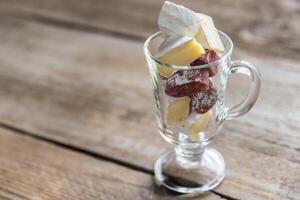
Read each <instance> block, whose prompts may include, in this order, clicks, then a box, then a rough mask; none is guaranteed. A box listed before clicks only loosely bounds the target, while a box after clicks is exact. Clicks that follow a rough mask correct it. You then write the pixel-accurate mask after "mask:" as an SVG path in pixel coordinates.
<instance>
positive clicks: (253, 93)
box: [226, 60, 261, 120]
mask: <svg viewBox="0 0 300 200" xmlns="http://www.w3.org/2000/svg"><path fill="white" fill-rule="evenodd" d="M231 74H245V75H247V76H248V77H249V78H250V89H249V92H248V95H247V97H246V98H245V99H244V100H243V101H242V102H241V103H239V104H237V105H235V106H232V107H231V108H227V117H226V120H231V119H235V118H237V117H240V116H242V115H244V114H246V113H247V112H248V111H249V110H250V109H251V108H252V106H253V105H254V104H255V102H256V100H257V98H258V95H259V91H260V85H261V78H260V77H261V76H260V73H259V71H258V70H257V69H256V68H255V67H254V66H253V65H252V64H251V63H249V62H246V61H240V60H237V61H232V62H231V66H230V69H229V75H231Z"/></svg>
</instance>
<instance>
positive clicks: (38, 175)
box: [0, 128, 221, 200]
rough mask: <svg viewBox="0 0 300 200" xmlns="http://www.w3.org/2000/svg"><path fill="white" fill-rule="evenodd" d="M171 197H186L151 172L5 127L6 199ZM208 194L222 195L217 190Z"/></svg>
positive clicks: (2, 192) (2, 173)
mask: <svg viewBox="0 0 300 200" xmlns="http://www.w3.org/2000/svg"><path fill="white" fill-rule="evenodd" d="M171 197H172V199H180V198H183V197H184V195H182V196H180V195H177V196H176V195H175V194H172V195H170V194H169V195H168V193H166V190H162V189H160V188H157V187H155V186H154V181H153V178H152V176H150V175H147V174H144V173H141V172H137V171H134V170H131V169H128V168H126V167H122V166H119V165H116V164H113V163H109V162H104V161H101V160H98V159H95V158H93V157H90V156H87V155H83V154H80V153H76V152H72V151H70V150H67V149H63V148H59V147H57V146H55V145H53V144H49V143H46V142H42V141H39V140H36V139H32V138H30V137H26V136H23V135H18V134H17V133H14V132H11V131H8V130H5V129H3V128H0V198H1V199H64V200H65V199H72V200H74V199H84V200H88V199H93V200H94V199H103V200H104V199H105V200H107V199H118V200H119V199H126V200H127V199H143V200H144V199H170V198H171ZM203 198H204V199H206V200H220V199H221V198H220V197H219V196H217V195H214V194H211V193H210V194H207V195H205V196H203ZM199 199H200V198H199ZM201 199H202V198H201Z"/></svg>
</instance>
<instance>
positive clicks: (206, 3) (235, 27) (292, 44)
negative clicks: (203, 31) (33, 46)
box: [0, 0, 300, 59]
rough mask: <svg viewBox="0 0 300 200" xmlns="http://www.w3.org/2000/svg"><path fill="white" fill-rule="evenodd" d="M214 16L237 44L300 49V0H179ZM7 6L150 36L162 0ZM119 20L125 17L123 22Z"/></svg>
mask: <svg viewBox="0 0 300 200" xmlns="http://www.w3.org/2000/svg"><path fill="white" fill-rule="evenodd" d="M174 2H177V3H179V4H182V5H185V6H187V7H189V8H192V9H194V10H197V11H199V12H204V13H207V14H209V15H211V16H213V17H214V19H215V22H216V24H217V27H219V28H220V29H221V30H224V31H225V32H226V33H228V34H229V35H230V36H231V37H232V38H233V40H234V41H235V43H236V45H238V46H239V47H242V48H243V49H247V50H250V51H252V52H259V54H262V55H266V54H268V55H275V56H280V57H287V58H294V59H297V58H298V55H299V52H300V42H299V38H300V27H299V26H298V23H299V19H300V13H299V12H298V11H299V9H300V4H299V2H298V1H297V0H286V1H282V0H264V1H260V0H255V1H253V0H246V1H235V0H223V1H222V2H220V1H217V0H213V1H212V0H201V1H193V0H175V1H174ZM0 3H1V4H0V5H2V6H1V7H2V9H3V10H8V9H17V10H18V12H20V11H25V12H29V13H34V14H37V15H40V16H46V17H50V18H54V19H59V20H64V21H69V22H76V23H79V24H87V25H91V26H94V27H99V28H102V29H106V30H111V31H117V32H122V33H125V34H131V35H138V36H143V37H144V36H146V35H150V34H152V33H153V32H155V31H156V30H157V25H156V22H157V17H158V13H159V10H160V8H161V5H162V4H163V1H161V0H151V1H147V2H145V1H139V0H126V1H124V0H101V1H97V0H85V1H80V0H77V1H60V0H51V1H40V0H29V1H22V0H2V1H1V2H0ZM120 21H122V22H124V23H120Z"/></svg>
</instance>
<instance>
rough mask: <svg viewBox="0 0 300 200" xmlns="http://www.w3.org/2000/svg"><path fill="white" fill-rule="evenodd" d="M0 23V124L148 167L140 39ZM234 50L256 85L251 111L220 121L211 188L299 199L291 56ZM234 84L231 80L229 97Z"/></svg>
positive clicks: (150, 120) (148, 111)
mask: <svg viewBox="0 0 300 200" xmlns="http://www.w3.org/2000/svg"><path fill="white" fill-rule="evenodd" d="M1 26H2V28H1V29H0V38H1V44H2V45H1V46H0V66H1V67H0V95H1V99H0V121H1V122H2V123H5V124H9V125H12V126H17V127H19V128H22V129H24V130H27V131H30V132H32V133H34V134H37V135H40V136H43V137H46V138H49V139H52V140H56V141H60V142H62V143H66V144H69V145H73V146H76V147H78V148H83V149H86V150H89V151H93V152H96V153H99V154H100V155H106V156H109V157H112V158H114V159H119V160H122V161H124V162H128V163H134V164H135V165H137V166H140V167H144V168H146V169H152V164H153V162H154V160H155V159H156V158H157V157H158V156H159V154H160V153H161V152H162V151H163V149H164V148H165V147H166V144H165V142H164V141H163V140H162V139H161V138H160V137H159V136H158V134H157V131H156V126H155V121H154V113H153V105H152V102H151V100H150V99H152V94H151V88H150V81H147V80H148V79H149V76H148V72H147V68H146V64H145V61H144V57H143V55H142V44H141V43H140V42H133V41H127V40H123V39H117V38H113V37H109V36H103V35H99V34H90V33H83V32H76V31H73V30H67V29H62V28H57V27H51V26H46V25H43V24H38V23H35V22H28V21H22V20H15V19H8V18H5V17H2V18H1ZM24 38H26V40H24ZM62 44H63V45H62ZM237 52H238V53H237V54H238V56H243V57H245V58H247V59H248V60H249V61H252V62H254V63H255V64H257V66H258V68H260V70H261V72H262V75H263V77H264V82H263V83H264V84H263V90H262V93H261V97H260V99H259V102H258V104H257V106H256V107H255V108H254V109H253V110H252V111H251V113H249V114H248V115H247V116H245V117H243V118H241V119H240V120H239V121H232V122H228V123H227V124H225V127H224V129H223V131H222V134H221V135H220V136H219V137H217V138H216V140H215V146H216V147H217V148H218V149H219V150H220V151H221V152H222V153H223V155H224V157H225V159H226V161H227V166H228V175H227V178H226V180H225V181H224V182H223V184H222V185H221V186H220V187H219V188H218V189H217V190H216V191H217V192H220V193H222V194H226V195H229V196H231V197H234V198H239V199H240V198H242V199H256V200H257V199H297V197H298V196H299V192H300V191H299V188H300V186H299V176H297V173H298V171H299V147H298V144H299V141H300V139H299V135H298V132H299V129H300V127H299V124H300V123H299V122H300V118H299V109H300V102H299V101H298V99H299V93H297V91H298V90H299V85H298V80H299V77H300V73H299V72H300V70H299V68H298V67H297V63H293V62H292V61H286V62H283V61H278V60H273V59H270V58H264V59H259V57H256V56H255V55H254V56H250V55H248V54H247V55H246V54H245V52H243V51H241V50H239V49H237ZM239 80H240V79H239ZM241 83H243V82H237V81H234V82H231V85H230V87H231V88H232V89H233V90H232V91H233V92H232V93H231V94H236V91H238V90H235V89H237V88H239V87H240V86H241V85H242V86H243V84H241ZM274 93H275V94H276V95H274ZM284 97H289V98H287V99H285V100H286V101H283V98H284ZM133 102H134V103H133ZM274 108H276V110H275V109H274ZM133 161H134V162H133ZM287 169H288V170H287Z"/></svg>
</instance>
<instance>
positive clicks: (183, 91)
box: [165, 69, 209, 97]
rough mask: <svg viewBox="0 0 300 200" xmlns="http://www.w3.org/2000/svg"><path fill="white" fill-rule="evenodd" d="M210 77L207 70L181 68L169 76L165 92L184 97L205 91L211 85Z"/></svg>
mask: <svg viewBox="0 0 300 200" xmlns="http://www.w3.org/2000/svg"><path fill="white" fill-rule="evenodd" d="M208 77H209V72H208V71H207V70H202V69H186V70H179V71H177V72H176V73H175V74H173V75H172V76H171V77H169V78H168V80H167V85H166V89H165V93H166V94H167V95H169V96H172V97H183V96H190V95H192V94H195V93H199V92H204V91H206V90H208V87H209V86H208Z"/></svg>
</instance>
